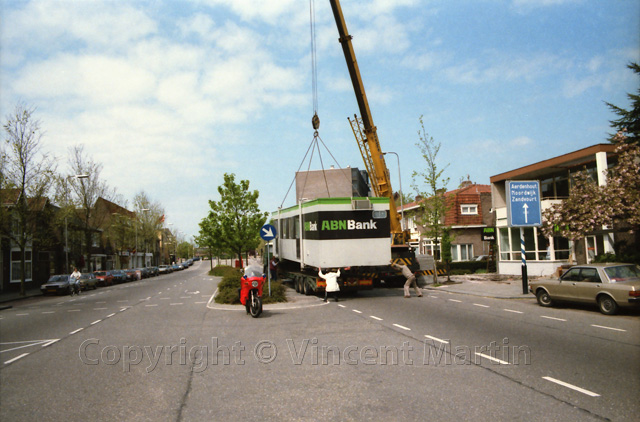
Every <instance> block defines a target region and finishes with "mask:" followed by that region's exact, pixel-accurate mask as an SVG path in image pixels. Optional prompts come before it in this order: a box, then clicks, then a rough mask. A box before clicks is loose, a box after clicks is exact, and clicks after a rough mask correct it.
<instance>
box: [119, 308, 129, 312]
mask: <svg viewBox="0 0 640 422" xmlns="http://www.w3.org/2000/svg"><path fill="white" fill-rule="evenodd" d="M127 309H129V308H122V309H120V310H119V311H118V312H124V311H126V310H127Z"/></svg>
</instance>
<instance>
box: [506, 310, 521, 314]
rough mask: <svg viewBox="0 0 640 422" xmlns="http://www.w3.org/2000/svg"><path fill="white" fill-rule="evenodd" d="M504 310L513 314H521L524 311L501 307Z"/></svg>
mask: <svg viewBox="0 0 640 422" xmlns="http://www.w3.org/2000/svg"><path fill="white" fill-rule="evenodd" d="M503 310H504V311H506V312H513V313H514V314H523V313H524V312H520V311H514V310H513V309H503Z"/></svg>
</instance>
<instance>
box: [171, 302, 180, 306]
mask: <svg viewBox="0 0 640 422" xmlns="http://www.w3.org/2000/svg"><path fill="white" fill-rule="evenodd" d="M174 305H182V302H178V303H170V304H169V306H174Z"/></svg>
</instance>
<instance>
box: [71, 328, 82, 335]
mask: <svg viewBox="0 0 640 422" xmlns="http://www.w3.org/2000/svg"><path fill="white" fill-rule="evenodd" d="M82 330H84V328H78V329H77V330H75V331H72V332H70V333H69V335H72V334H76V333H79V332H80V331H82Z"/></svg>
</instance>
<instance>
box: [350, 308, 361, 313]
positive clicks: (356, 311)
mask: <svg viewBox="0 0 640 422" xmlns="http://www.w3.org/2000/svg"><path fill="white" fill-rule="evenodd" d="M352 311H353V312H355V313H357V314H361V313H362V311H359V310H357V309H352Z"/></svg>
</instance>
